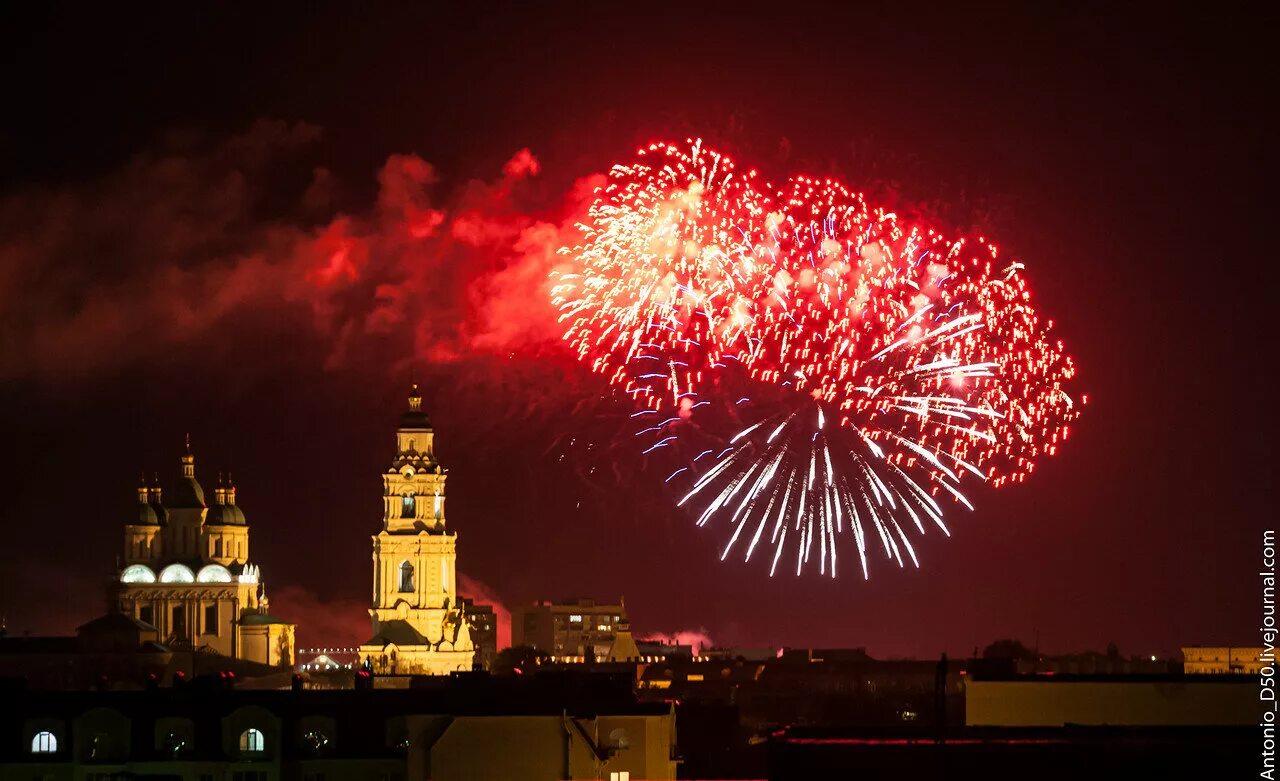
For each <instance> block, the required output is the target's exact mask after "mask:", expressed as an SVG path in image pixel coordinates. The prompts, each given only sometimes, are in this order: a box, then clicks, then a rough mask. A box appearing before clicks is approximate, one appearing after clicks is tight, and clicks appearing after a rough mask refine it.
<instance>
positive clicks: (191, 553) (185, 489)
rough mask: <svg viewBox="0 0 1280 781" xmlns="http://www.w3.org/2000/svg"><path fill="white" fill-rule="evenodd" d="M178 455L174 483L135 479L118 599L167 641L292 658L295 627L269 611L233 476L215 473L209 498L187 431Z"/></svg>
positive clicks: (280, 660) (288, 662) (262, 658)
mask: <svg viewBox="0 0 1280 781" xmlns="http://www.w3.org/2000/svg"><path fill="white" fill-rule="evenodd" d="M181 463H182V475H181V477H180V478H179V479H178V481H177V483H176V484H173V485H172V486H171V488H170V490H168V491H165V490H163V489H162V488H161V486H160V483H159V480H158V479H156V480H153V481H152V482H151V483H148V482H147V481H146V479H145V477H144V478H143V480H142V482H141V484H140V485H139V486H138V504H137V508H136V511H135V513H134V515H133V517H132V518H130V519H129V520H128V521H127V522H126V523H125V527H124V557H123V559H122V566H121V567H120V569H119V572H118V573H117V577H116V578H115V582H114V583H113V584H112V588H111V592H112V597H113V600H114V601H115V603H116V608H117V609H118V610H119V612H121V613H123V614H124V615H126V616H130V617H132V618H134V619H136V620H138V621H141V622H142V623H144V624H149V625H151V626H154V627H155V628H156V630H157V635H158V637H159V640H160V642H161V643H162V644H164V645H166V646H169V647H170V648H178V649H183V648H188V649H191V650H196V651H206V652H213V653H218V654H221V655H223V656H229V657H234V658H237V659H244V660H248V661H253V662H258V663H261V664H268V665H272V666H292V665H293V661H294V629H295V627H294V625H293V624H289V623H286V622H284V621H281V620H279V619H277V618H274V617H272V616H271V615H270V614H269V613H268V612H267V608H268V601H267V597H266V593H265V591H264V588H263V584H262V582H261V577H260V572H259V570H258V567H257V565H255V564H252V563H250V559H249V523H248V521H247V520H246V519H245V515H244V512H243V511H242V510H241V509H240V507H239V505H238V504H237V503H236V487H235V485H234V483H232V482H231V481H230V480H229V479H228V480H227V481H225V482H224V481H223V480H222V478H221V477H219V480H218V487H217V488H216V489H215V490H214V500H213V503H212V504H209V503H208V502H206V499H205V492H204V488H203V487H202V486H201V485H200V482H199V481H198V480H197V479H196V473H195V455H194V454H193V453H192V452H191V443H190V440H188V442H187V448H186V452H185V453H184V454H183V456H182V459H181Z"/></svg>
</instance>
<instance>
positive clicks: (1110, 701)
mask: <svg viewBox="0 0 1280 781" xmlns="http://www.w3.org/2000/svg"><path fill="white" fill-rule="evenodd" d="M1257 720H1258V681H1257V679H1256V678H1253V677H1250V676H1243V675H1240V676H1222V677H1220V678H1204V677H1188V676H1184V675H1050V674H1042V675H1027V676H1008V677H1001V678H996V679H991V680H984V679H981V678H970V679H968V680H967V681H966V682H965V724H967V725H970V726H988V727H1061V726H1065V725H1068V724H1072V725H1082V726H1090V725H1109V726H1113V727H1115V726H1142V727H1148V726H1230V725H1238V726H1245V725H1251V724H1256V723H1257Z"/></svg>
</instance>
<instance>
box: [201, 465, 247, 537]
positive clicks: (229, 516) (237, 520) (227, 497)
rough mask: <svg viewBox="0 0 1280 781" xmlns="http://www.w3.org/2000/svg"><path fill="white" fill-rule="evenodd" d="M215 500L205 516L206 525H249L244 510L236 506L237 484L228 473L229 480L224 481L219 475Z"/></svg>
mask: <svg viewBox="0 0 1280 781" xmlns="http://www.w3.org/2000/svg"><path fill="white" fill-rule="evenodd" d="M214 497H215V501H214V503H213V506H212V507H210V508H209V512H208V513H207V514H206V515H205V517H204V525H205V526H247V525H248V524H249V522H248V521H246V520H245V517H244V512H243V511H242V510H241V509H240V508H239V507H237V506H236V486H235V483H233V482H232V481H231V474H230V473H227V480H226V482H225V483H224V482H223V481H222V475H221V474H219V475H218V487H217V489H215V490H214Z"/></svg>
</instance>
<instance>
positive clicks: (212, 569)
mask: <svg viewBox="0 0 1280 781" xmlns="http://www.w3.org/2000/svg"><path fill="white" fill-rule="evenodd" d="M231 580H232V578H231V571H230V570H228V569H227V568H226V567H224V566H222V565H221V564H206V565H205V566H203V567H201V568H200V571H199V572H197V573H196V582H197V583H230V582H231Z"/></svg>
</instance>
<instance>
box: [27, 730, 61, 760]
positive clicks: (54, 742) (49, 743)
mask: <svg viewBox="0 0 1280 781" xmlns="http://www.w3.org/2000/svg"><path fill="white" fill-rule="evenodd" d="M57 750H58V737H57V736H56V735H54V734H53V733H52V732H49V731H48V730H45V731H43V732H37V733H36V735H35V737H33V738H32V739H31V753H32V754H52V753H54V752H55V751H57Z"/></svg>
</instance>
